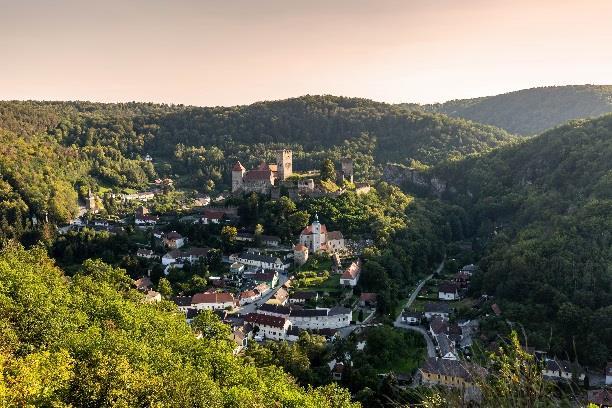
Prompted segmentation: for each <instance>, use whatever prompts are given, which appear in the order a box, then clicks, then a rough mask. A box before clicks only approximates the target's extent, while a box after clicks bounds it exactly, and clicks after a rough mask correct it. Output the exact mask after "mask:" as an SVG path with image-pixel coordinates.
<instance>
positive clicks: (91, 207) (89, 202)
mask: <svg viewBox="0 0 612 408" xmlns="http://www.w3.org/2000/svg"><path fill="white" fill-rule="evenodd" d="M85 208H86V209H87V211H89V212H91V213H96V212H98V205H97V203H96V196H94V195H93V193H92V192H91V188H90V189H89V191H88V192H87V199H86V200H85Z"/></svg>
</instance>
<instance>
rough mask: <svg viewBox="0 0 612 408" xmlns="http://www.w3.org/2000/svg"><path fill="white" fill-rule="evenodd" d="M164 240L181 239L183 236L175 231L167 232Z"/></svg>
mask: <svg viewBox="0 0 612 408" xmlns="http://www.w3.org/2000/svg"><path fill="white" fill-rule="evenodd" d="M164 238H166V239H181V238H183V236H182V235H181V234H179V233H178V232H176V231H172V232H169V233H167V234H166V235H165V237H164Z"/></svg>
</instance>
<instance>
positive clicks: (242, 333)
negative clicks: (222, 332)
mask: <svg viewBox="0 0 612 408" xmlns="http://www.w3.org/2000/svg"><path fill="white" fill-rule="evenodd" d="M229 338H230V340H231V341H233V342H234V344H235V346H234V350H233V354H234V355H236V354H239V353H240V352H241V351H242V350H244V349H245V348H246V347H247V346H248V344H249V334H248V333H247V329H246V328H245V327H244V326H243V327H236V328H234V329H233V330H232V333H231V334H230V336H229Z"/></svg>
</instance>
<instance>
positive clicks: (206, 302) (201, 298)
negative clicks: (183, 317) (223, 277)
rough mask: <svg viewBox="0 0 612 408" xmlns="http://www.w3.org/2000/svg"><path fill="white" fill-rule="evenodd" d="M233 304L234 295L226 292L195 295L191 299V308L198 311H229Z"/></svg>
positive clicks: (234, 302) (234, 301)
mask: <svg viewBox="0 0 612 408" xmlns="http://www.w3.org/2000/svg"><path fill="white" fill-rule="evenodd" d="M235 304H236V300H235V299H234V295H233V294H231V293H227V292H204V293H196V294H195V295H193V298H192V299H191V306H193V307H195V308H196V309H198V310H216V309H228V308H230V309H231V308H233V307H234V306H235Z"/></svg>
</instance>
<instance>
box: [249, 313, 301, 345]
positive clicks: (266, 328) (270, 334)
mask: <svg viewBox="0 0 612 408" xmlns="http://www.w3.org/2000/svg"><path fill="white" fill-rule="evenodd" d="M244 320H245V322H248V323H250V324H251V325H252V326H253V328H254V330H255V331H256V332H257V335H259V336H263V337H265V338H267V339H272V340H284V339H285V338H286V337H287V330H289V328H290V327H291V322H290V321H289V320H287V319H286V318H284V317H280V316H271V315H266V314H260V313H249V314H248V315H246V317H245V319H244Z"/></svg>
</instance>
